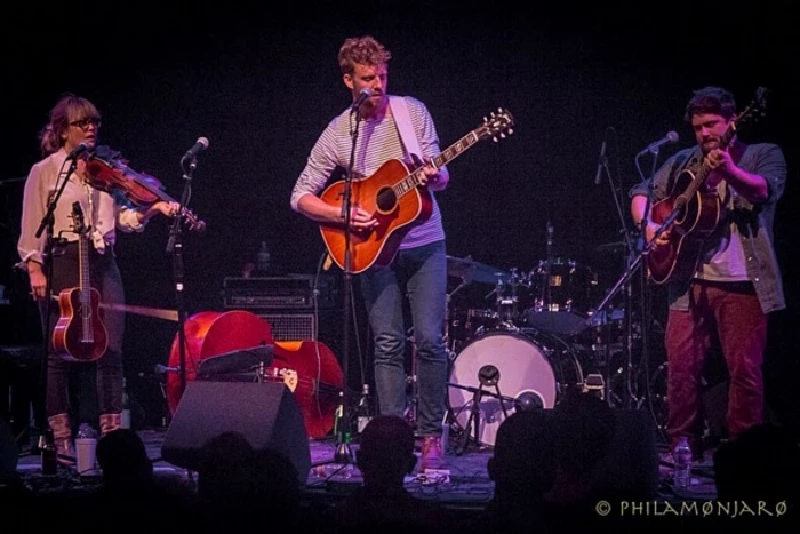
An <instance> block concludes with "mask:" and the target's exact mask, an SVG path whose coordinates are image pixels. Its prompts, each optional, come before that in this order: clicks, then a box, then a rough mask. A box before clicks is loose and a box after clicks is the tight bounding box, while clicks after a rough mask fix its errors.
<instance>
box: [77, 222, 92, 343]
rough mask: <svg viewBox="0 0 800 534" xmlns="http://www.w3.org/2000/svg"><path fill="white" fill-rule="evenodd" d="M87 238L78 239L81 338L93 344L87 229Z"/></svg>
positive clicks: (87, 231)
mask: <svg viewBox="0 0 800 534" xmlns="http://www.w3.org/2000/svg"><path fill="white" fill-rule="evenodd" d="M85 233H86V236H84V235H83V234H81V235H80V237H79V238H78V256H79V259H78V263H79V270H80V279H79V282H78V286H79V288H80V302H81V338H82V340H83V341H84V342H87V343H91V342H93V341H94V325H93V324H92V306H91V303H92V294H91V291H90V289H91V287H92V286H91V282H90V280H89V245H88V244H87V241H88V235H89V234H90V232H89V229H88V228H87V229H86V232H85Z"/></svg>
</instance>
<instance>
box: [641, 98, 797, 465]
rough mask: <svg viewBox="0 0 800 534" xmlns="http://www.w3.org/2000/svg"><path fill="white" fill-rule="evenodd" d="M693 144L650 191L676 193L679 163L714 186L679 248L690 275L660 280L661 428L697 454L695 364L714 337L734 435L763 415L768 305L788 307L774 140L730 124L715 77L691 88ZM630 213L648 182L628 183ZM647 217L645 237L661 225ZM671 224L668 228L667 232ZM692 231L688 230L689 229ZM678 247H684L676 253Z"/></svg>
mask: <svg viewBox="0 0 800 534" xmlns="http://www.w3.org/2000/svg"><path fill="white" fill-rule="evenodd" d="M685 120H686V121H687V122H688V123H689V124H690V125H691V127H692V129H693V131H694V136H695V140H696V141H697V146H695V147H694V148H688V149H685V150H681V151H680V152H678V153H677V154H675V155H674V156H672V157H671V158H669V159H668V160H667V161H666V162H665V163H664V165H663V166H662V167H661V168H660V169H659V170H658V171H657V172H656V174H655V176H654V178H653V180H654V190H653V197H654V198H653V200H654V202H658V201H659V200H662V199H665V198H667V197H670V198H674V197H675V196H676V195H677V194H680V193H681V192H682V191H673V189H677V188H676V187H675V184H676V181H677V178H678V177H679V176H680V175H681V173H682V172H684V171H687V170H688V171H690V172H693V174H694V175H697V171H698V170H699V169H700V168H701V166H706V167H708V168H709V169H710V174H708V176H707V178H706V180H705V183H704V185H703V188H704V189H703V191H704V192H705V193H708V194H710V195H717V196H718V198H719V201H720V205H721V206H722V207H723V209H722V210H720V211H721V213H722V218H721V220H720V221H719V223H718V224H717V225H716V227H714V230H713V232H712V233H711V235H710V236H709V237H708V238H707V239H706V240H705V242H704V243H703V245H702V246H701V247H698V249H697V253H696V254H687V255H686V256H685V257H682V260H681V261H683V262H685V263H686V265H678V266H677V269H679V270H683V269H685V268H686V267H688V270H687V271H686V272H687V273H690V274H688V275H687V276H680V277H675V278H670V279H669V281H668V282H667V288H668V300H669V315H668V317H667V325H666V333H665V345H666V346H665V348H666V353H667V361H668V363H669V371H668V373H669V374H668V380H667V398H668V399H669V406H668V410H667V411H668V416H667V422H666V423H667V424H666V426H667V433H668V435H669V436H670V438H671V440H672V441H673V445H674V444H675V442H676V441H677V439H678V438H679V437H681V436H687V437H688V438H689V444H690V447H691V448H692V454H693V458H694V460H700V459H702V458H703V443H702V436H703V418H702V412H701V409H700V404H701V402H702V399H701V396H700V393H701V390H700V386H701V374H702V371H703V362H704V358H705V353H706V350H707V349H708V348H710V345H711V343H712V342H713V343H719V348H720V349H721V351H722V354H723V356H724V358H725V361H726V363H727V366H728V371H729V374H730V390H729V395H728V414H727V430H728V437H729V438H730V439H735V438H736V437H737V436H739V435H740V434H741V433H742V432H743V431H744V430H746V429H747V428H749V427H751V426H753V425H755V424H758V423H760V422H761V421H762V417H763V414H762V412H763V385H762V374H761V365H762V362H763V359H764V351H765V348H766V343H767V314H769V313H770V312H773V311H777V310H781V309H783V308H785V302H784V295H783V284H782V281H781V272H780V268H779V266H778V263H777V260H776V256H775V248H774V243H773V221H774V218H775V208H776V204H777V202H778V199H780V198H781V195H782V194H783V189H784V183H785V180H786V162H785V159H784V156H783V152H782V151H781V149H780V147H778V146H777V145H775V144H770V143H761V144H751V145H745V144H744V143H742V142H741V141H740V140H739V139H738V137H736V136H732V137H730V142H729V143H728V144H727V145H725V144H723V140H724V136H725V135H726V132H729V131H730V133H733V132H734V131H735V130H734V129H733V126H735V121H736V103H735V101H734V97H733V95H732V94H731V93H730V92H729V91H727V90H725V89H721V88H718V87H705V88H703V89H700V90H698V91H695V92H694V95H693V96H692V98H691V99H690V100H689V103H688V106H687V108H686V116H685ZM630 194H631V196H632V201H631V214H632V217H633V221H634V222H635V223H636V224H637V225H640V226H641V221H642V219H643V218H645V206H646V204H647V194H648V185H647V183H646V182H645V183H641V184H638V185H637V186H635V187H634V188H633V189H632V190H631V192H630ZM652 213H653V212H652V210H649V213H648V217H647V218H646V219H645V221H646V235H647V240H648V242H651V241H652V240H653V239H654V236H655V233H656V231H657V230H658V228H659V225H658V224H656V223H655V222H654V221H652V220H651V217H650V216H651V215H652ZM673 234H675V235H673ZM687 236H688V238H691V237H692V236H691V233H689V234H687ZM676 237H677V232H672V233H671V232H670V231H669V229H667V231H666V232H664V233H663V234H662V235H661V236H660V237H659V238H658V239H657V241H655V243H653V244H654V245H655V246H656V247H666V246H670V245H669V244H670V243H671V242H673V243H674V241H671V240H674V239H675V238H676ZM678 257H681V256H678Z"/></svg>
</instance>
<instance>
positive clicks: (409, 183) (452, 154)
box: [392, 128, 481, 198]
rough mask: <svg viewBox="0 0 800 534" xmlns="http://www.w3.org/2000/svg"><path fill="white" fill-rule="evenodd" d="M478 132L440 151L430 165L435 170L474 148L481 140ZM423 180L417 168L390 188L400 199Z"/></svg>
mask: <svg viewBox="0 0 800 534" xmlns="http://www.w3.org/2000/svg"><path fill="white" fill-rule="evenodd" d="M480 130H481V129H480V128H476V129H475V130H472V131H471V132H469V133H468V134H467V135H465V136H464V137H462V138H461V139H459V140H458V141H456V142H455V143H453V144H452V145H450V146H449V147H447V148H446V149H445V150H444V151H442V153H440V154H439V155H438V156H435V157H434V158H432V159H431V164H432V165H433V166H434V167H436V168H437V169H439V168H441V167H444V166H445V165H447V164H448V163H450V162H451V161H453V160H454V159H456V158H457V157H458V156H460V155H461V154H463V153H464V152H466V151H467V150H468V149H470V148H472V147H473V146H475V145H476V144H477V143H478V141H480V140H481V137H480V135H479V132H480ZM424 180H425V174H424V172H423V170H422V168H419V169H416V170H415V171H414V172H412V173H411V174H409V175H407V176H405V177H403V179H402V180H400V181H399V182H397V183H396V184H394V185H393V186H392V190H393V191H394V193H395V195H397V198H400V197H402V196H403V195H405V194H407V193H409V192H411V191H413V190H414V189H415V188H416V187H417V186H418V185H420V184H422V183H423V182H424Z"/></svg>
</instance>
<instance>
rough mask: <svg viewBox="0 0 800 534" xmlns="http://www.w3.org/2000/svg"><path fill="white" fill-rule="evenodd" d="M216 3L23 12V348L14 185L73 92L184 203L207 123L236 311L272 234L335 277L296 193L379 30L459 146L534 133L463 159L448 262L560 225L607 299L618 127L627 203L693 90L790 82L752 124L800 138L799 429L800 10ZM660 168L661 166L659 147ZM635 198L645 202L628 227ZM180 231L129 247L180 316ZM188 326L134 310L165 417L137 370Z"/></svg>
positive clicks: (135, 290) (203, 303)
mask: <svg viewBox="0 0 800 534" xmlns="http://www.w3.org/2000/svg"><path fill="white" fill-rule="evenodd" d="M200 5H201V4H198V3H196V4H186V7H184V8H182V9H181V10H178V9H171V8H165V7H163V6H158V7H156V6H146V5H145V4H142V3H136V4H131V5H130V6H124V5H120V4H115V7H110V4H99V5H92V4H77V3H73V4H70V5H69V8H65V9H63V10H61V11H59V12H56V11H51V10H48V9H40V8H38V7H28V8H19V7H15V8H13V9H14V10H16V12H15V13H11V14H10V15H8V16H6V17H4V19H5V20H4V22H2V23H0V24H2V25H3V27H4V28H3V29H4V31H3V37H2V39H3V47H2V52H0V54H2V56H1V57H2V70H3V74H4V83H3V88H4V90H3V92H4V94H6V97H5V98H4V99H3V104H4V105H3V112H2V116H3V123H4V124H3V128H2V137H3V142H2V146H3V158H2V161H1V162H0V180H4V181H6V183H3V184H2V185H0V202H2V208H1V209H0V239H2V241H0V243H1V244H2V261H0V284H2V285H5V286H6V291H7V295H6V296H7V297H8V299H9V300H10V304H6V305H3V306H0V308H2V317H3V326H2V332H3V333H2V340H0V341H1V342H2V343H8V344H16V343H29V342H34V343H35V342H37V341H38V339H39V337H38V336H39V334H38V328H39V326H38V315H37V314H36V311H35V309H34V308H33V306H32V304H31V303H30V302H29V301H28V300H27V292H28V291H29V288H28V286H27V279H26V278H25V277H24V276H23V275H21V274H20V273H17V272H14V271H12V270H11V266H12V265H13V264H14V263H15V262H16V261H18V258H17V256H16V248H15V244H16V239H17V236H18V232H19V213H20V206H19V204H20V202H21V198H22V187H23V183H22V181H21V180H19V181H14V180H13V179H14V178H24V176H26V175H27V173H28V171H29V169H30V166H31V165H32V164H33V163H34V162H36V161H37V160H38V159H39V158H40V154H39V150H38V141H37V133H38V131H39V129H40V128H41V127H42V126H43V125H44V123H45V122H46V120H47V112H48V110H49V109H50V108H51V107H52V105H53V104H54V103H55V101H56V100H57V98H58V97H59V96H60V95H61V94H62V93H64V92H73V93H76V94H79V95H82V96H85V97H87V98H89V99H90V100H92V101H93V102H95V103H96V104H97V106H98V107H99V108H100V110H101V112H102V113H103V128H102V131H101V135H102V138H101V141H102V142H104V143H106V144H109V145H111V146H112V147H114V148H116V149H118V150H120V151H122V153H123V155H124V156H125V157H126V158H128V159H129V160H130V164H131V167H133V168H134V169H136V170H139V171H142V172H147V173H149V174H152V175H154V176H156V177H157V178H159V179H160V180H161V181H162V182H163V183H164V184H165V186H166V187H167V190H168V192H169V193H170V194H171V195H173V196H174V197H176V198H178V197H180V194H181V190H182V187H183V183H182V179H181V174H182V173H181V168H180V166H179V161H180V158H181V156H182V155H183V153H184V152H185V151H186V150H187V149H188V148H190V147H191V146H192V145H193V144H194V142H195V140H196V139H197V138H198V137H199V136H206V137H207V138H208V139H209V141H210V147H209V148H208V150H207V151H206V152H204V153H202V154H201V156H200V159H199V167H198V168H197V170H196V172H195V175H194V182H193V196H192V199H191V204H190V207H191V208H192V209H193V210H194V211H195V213H197V214H198V215H200V216H201V217H202V218H204V219H205V220H206V221H207V223H208V231H207V232H206V233H205V234H202V235H194V234H187V235H186V242H185V268H186V303H187V307H188V309H189V312H190V313H193V312H197V311H202V310H221V309H222V298H221V290H222V283H223V278H224V277H226V276H237V275H238V273H239V272H240V271H241V268H242V265H243V264H244V263H245V262H247V261H254V260H255V254H256V251H257V249H258V247H259V244H260V243H261V241H266V242H267V243H268V246H269V249H270V251H271V253H272V262H273V264H275V265H277V266H278V267H279V269H280V270H281V271H282V272H294V273H309V274H313V273H315V272H316V269H317V265H318V262H319V258H320V256H321V255H322V254H323V252H324V249H323V245H322V241H321V239H320V235H319V232H318V229H317V227H316V226H315V224H313V223H312V222H310V221H308V220H306V219H304V218H303V217H302V216H300V215H298V214H296V213H294V212H292V211H291V209H290V208H289V195H290V192H291V189H292V186H293V184H294V182H295V179H296V177H297V175H298V174H299V172H300V171H301V169H302V168H303V166H304V164H305V161H306V160H305V158H306V155H307V154H308V152H309V150H310V148H311V146H312V144H313V143H314V141H315V140H316V138H317V136H318V135H319V133H320V132H321V131H322V129H323V128H324V127H325V126H326V124H327V123H328V121H329V120H330V119H331V118H333V117H334V116H335V115H336V114H337V113H339V112H340V111H341V110H342V109H343V107H344V106H346V105H347V104H348V99H349V94H348V93H347V91H346V90H345V88H344V86H343V83H342V81H341V74H340V72H339V70H338V66H337V64H336V54H337V51H338V48H339V46H340V45H341V43H342V41H343V40H344V39H345V38H346V37H350V36H357V35H362V34H366V33H369V34H372V35H374V36H375V37H376V38H378V39H379V40H381V41H382V42H383V43H384V44H385V45H386V46H387V48H389V49H390V50H391V51H392V53H393V59H392V60H391V62H390V63H389V91H390V93H393V94H401V95H405V94H409V95H413V96H415V97H417V98H419V99H421V100H422V101H423V102H424V103H425V104H426V105H427V106H428V107H429V109H430V110H431V112H432V114H433V116H434V119H435V122H436V126H437V129H438V132H439V136H440V140H441V145H442V148H444V147H446V146H448V145H449V144H451V143H453V142H455V141H456V140H457V139H458V138H460V137H461V136H462V135H464V134H466V133H467V132H468V131H469V130H471V129H472V128H475V127H476V126H478V125H479V124H480V120H481V119H482V117H484V116H485V115H487V114H488V112H490V111H492V110H494V109H495V108H497V107H498V106H502V107H505V108H507V109H509V110H511V112H512V113H513V115H514V118H515V122H516V126H515V134H514V135H513V136H511V137H510V138H507V139H504V140H502V141H501V142H500V143H499V144H497V145H494V144H492V143H482V144H480V145H478V146H476V147H474V148H473V149H472V150H470V151H469V152H467V153H465V154H464V155H463V156H461V157H460V158H458V159H457V160H456V161H454V162H453V163H452V164H451V165H450V167H449V168H450V173H451V177H452V178H451V183H450V186H449V188H448V190H447V191H446V192H444V193H443V194H440V195H439V196H438V199H439V202H440V206H441V209H442V213H443V217H444V224H445V230H446V232H447V238H448V245H447V246H448V252H449V254H451V255H455V256H466V255H470V254H471V255H472V256H473V258H474V259H476V260H478V261H481V262H484V263H487V264H490V265H493V266H497V267H500V268H503V269H509V268H511V267H517V268H519V269H520V270H521V271H527V270H529V269H531V268H533V267H535V265H536V263H537V262H538V261H539V260H540V259H543V258H544V255H545V226H546V222H547V221H548V220H550V221H552V224H553V227H554V236H555V244H556V249H557V251H558V253H559V254H561V255H562V256H566V257H569V258H571V259H574V260H577V261H579V262H583V263H586V264H588V265H590V266H591V267H592V268H594V269H596V270H597V271H598V272H599V273H600V275H601V284H602V286H603V288H608V287H610V286H611V285H613V283H614V282H615V281H616V280H617V278H618V277H619V276H620V275H621V274H622V271H623V264H624V257H623V256H622V253H621V251H620V250H619V249H613V248H604V249H603V248H601V249H598V248H597V247H598V246H599V245H603V244H608V243H612V242H616V241H619V240H620V239H621V237H622V236H621V233H620V231H621V229H622V224H623V223H622V221H621V220H620V218H619V216H618V212H617V208H616V205H615V202H614V195H613V194H612V189H613V188H612V187H610V183H609V180H608V177H606V176H603V178H602V181H601V183H600V184H599V185H596V184H595V183H594V177H595V173H596V169H597V161H598V152H599V149H600V145H601V143H602V142H603V140H606V141H607V143H608V156H609V164H610V171H611V174H612V178H613V182H614V185H615V186H616V188H617V189H618V190H619V191H618V192H619V193H621V194H623V195H624V194H626V192H627V190H628V189H629V187H630V186H631V185H633V184H634V183H636V182H637V181H639V179H640V175H639V173H638V171H637V169H636V167H635V166H634V155H635V154H636V153H637V152H638V151H639V150H641V149H643V148H644V147H645V146H647V144H648V143H650V142H652V141H655V140H657V139H660V138H661V137H662V136H663V135H664V134H665V133H666V132H667V131H668V130H670V129H675V130H677V131H678V132H679V133H680V136H681V140H680V142H679V143H678V144H675V145H668V146H665V147H664V148H663V150H662V151H661V153H660V154H659V160H658V162H659V163H661V162H663V161H664V160H665V159H666V158H667V157H668V156H669V155H671V154H672V153H674V152H675V151H677V150H678V149H680V148H684V147H687V146H691V145H692V144H693V143H694V141H693V137H692V133H691V131H690V129H689V128H688V127H687V125H686V124H685V123H683V122H682V116H683V109H684V106H685V103H686V101H687V100H688V98H689V97H690V96H691V92H692V90H693V89H697V88H700V87H702V86H705V85H721V86H724V87H727V88H730V89H731V90H733V91H734V92H735V94H736V96H737V100H738V102H739V104H740V108H741V107H742V106H744V105H745V104H747V103H748V102H749V101H750V100H751V98H752V97H753V95H754V92H755V89H756V88H757V87H759V86H766V87H768V88H769V89H770V90H771V93H770V97H769V100H768V106H769V107H768V115H767V117H766V118H765V120H763V121H761V122H759V123H756V124H753V125H751V126H750V127H748V128H747V129H746V130H744V131H742V133H741V135H742V137H744V138H745V140H746V141H748V142H762V141H771V142H778V143H780V144H781V145H782V147H783V149H784V151H785V154H786V157H787V159H788V162H789V179H788V181H787V188H786V194H785V198H784V199H783V201H782V202H781V205H780V207H779V209H778V220H777V227H776V240H777V245H778V253H779V257H780V259H781V261H782V265H783V269H784V281H785V286H786V291H787V296H788V299H789V308H788V310H787V311H784V312H781V313H776V314H775V315H774V316H773V318H772V324H771V326H772V330H771V337H770V351H769V357H768V360H769V362H768V365H767V372H768V377H769V390H768V391H769V402H770V407H771V408H772V410H773V412H774V413H775V414H777V415H776V416H777V417H779V418H780V419H781V420H784V421H787V422H792V421H796V420H797V419H798V417H797V415H798V413H797V408H796V406H797V404H798V403H797V402H796V400H795V399H794V397H793V395H792V388H791V386H792V385H793V382H794V379H795V377H796V376H797V375H798V365H797V363H796V359H797V350H796V349H797V345H798V329H797V328H796V326H795V324H794V321H793V318H794V308H795V303H796V300H797V283H796V279H795V277H794V275H793V273H794V268H793V265H792V264H791V263H790V262H789V258H790V256H791V253H792V249H793V246H794V239H793V238H792V230H791V228H793V227H794V226H795V225H794V224H793V223H792V221H791V212H792V205H793V202H794V201H795V199H796V198H797V186H796V185H795V184H796V177H797V171H796V169H797V167H798V161H797V157H796V155H795V154H796V150H795V146H796V145H795V144H794V143H793V142H792V141H793V136H791V134H792V133H793V132H791V131H790V125H793V124H794V123H795V122H796V120H795V117H794V116H793V113H792V112H793V110H794V106H793V104H794V101H795V99H796V95H797V86H796V84H795V80H796V64H797V62H796V60H794V59H793V58H791V56H790V52H789V50H791V49H792V48H794V47H793V46H791V42H794V41H795V40H796V39H795V38H794V34H796V30H795V29H791V28H789V22H788V20H787V16H786V11H785V6H783V5H781V4H777V3H773V4H770V3H759V4H758V5H757V6H751V7H756V8H757V9H751V10H748V11H744V10H741V11H738V12H735V13H733V12H727V13H726V14H723V15H720V14H717V13H715V14H714V15H713V16H709V17H706V16H705V15H704V13H703V12H702V9H707V8H705V7H703V8H699V7H697V8H694V9H693V10H689V9H685V8H684V7H683V6H676V5H671V4H665V3H660V4H652V5H650V6H649V7H648V9H647V10H645V9H644V6H639V7H636V8H634V7H630V8H626V9H622V8H607V7H604V8H600V7H592V8H587V10H586V11H583V12H580V11H579V10H578V8H577V7H564V8H562V7H558V6H555V7H554V6H553V5H548V6H546V9H545V6H542V5H540V4H536V3H534V4H530V5H529V6H528V7H526V8H525V9H524V10H523V9H522V7H511V5H508V6H506V5H504V4H503V3H500V2H496V3H490V4H487V3H478V4H474V5H473V4H472V3H470V2H460V3H458V4H447V3H443V2H429V3H428V2H417V3H413V2H404V3H381V2H363V3H358V4H342V3H338V4H336V5H335V6H333V7H324V8H323V7H320V6H315V5H313V4H312V3H308V2H306V3H303V4H302V5H297V6H295V5H293V4H291V3H289V4H285V5H282V6H280V8H279V7H277V6H276V7H275V8H274V9H267V8H263V7H259V8H256V7H254V8H247V9H245V8H240V9H233V8H229V9H220V8H219V7H218V6H219V4H209V7H200ZM212 5H213V7H212ZM787 5H788V4H787ZM134 6H135V7H134ZM478 6H479V7H478ZM721 7H723V8H725V7H724V6H721ZM725 9H727V8H725ZM284 10H288V11H289V13H284ZM647 12H649V13H650V14H649V15H646V14H644V13H647ZM545 13H550V14H549V15H545ZM790 137H792V139H790ZM641 162H642V172H644V173H645V174H648V175H649V173H650V171H651V169H652V159H650V158H649V157H645V158H642V160H641ZM8 180H11V182H7V181H8ZM627 206H628V199H627V196H624V197H623V209H624V212H625V221H626V222H627V221H628V218H627ZM168 229H169V224H168V222H167V221H165V220H162V219H158V220H154V221H153V222H152V223H151V224H150V225H149V227H148V229H147V231H146V232H144V233H143V234H138V235H128V234H121V235H120V236H119V245H118V247H117V254H118V256H119V260H120V264H121V268H122V271H123V277H124V280H125V286H126V292H127V300H128V302H129V303H130V304H139V305H145V306H153V307H158V308H170V307H173V308H174V306H175V291H174V284H173V280H174V279H173V270H172V263H171V260H170V257H169V256H167V255H166V253H165V248H166V243H167V236H168ZM331 272H332V273H333V274H334V275H335V276H337V277H338V276H340V274H341V273H340V272H339V271H331ZM340 319H341V318H340V317H338V314H332V316H331V317H329V320H328V321H327V322H326V323H325V324H324V325H323V326H322V329H323V332H325V329H326V327H327V330H328V331H329V332H334V334H331V336H332V338H331V342H330V343H331V345H332V346H334V347H337V346H338V345H337V344H338V342H339V340H338V339H335V338H336V336H338V334H340V333H341V331H340V330H339V326H338V325H339V324H340V322H341V321H340ZM363 320H364V318H363V316H362V317H360V321H363ZM175 326H176V325H175V323H169V322H165V321H160V320H157V319H149V318H144V317H139V316H129V318H128V330H127V337H126V341H125V346H126V354H125V365H126V374H127V375H128V376H129V380H131V382H132V384H133V385H132V387H133V388H134V389H135V391H136V392H138V394H139V397H140V402H141V403H142V406H143V407H144V410H145V414H144V415H146V416H147V418H148V420H149V419H152V418H151V417H149V414H152V413H154V412H156V411H158V410H160V407H159V406H160V399H159V398H158V393H157V387H155V386H154V385H153V384H154V381H152V380H149V379H145V378H142V377H139V376H138V375H139V374H140V373H144V374H150V373H151V371H152V369H153V366H154V365H155V364H157V363H166V362H167V356H168V353H169V345H170V343H171V342H172V340H173V338H174V336H175V332H176V328H175ZM361 326H362V327H363V324H361ZM357 341H359V343H358V344H357V346H360V348H361V355H359V354H357V352H358V351H357V350H356V349H357V347H354V349H353V356H352V357H353V360H351V362H354V363H352V364H351V366H352V367H351V369H353V372H352V375H351V376H353V382H354V383H355V384H358V383H360V381H361V378H360V376H358V374H359V373H360V371H359V369H361V368H366V369H369V364H370V363H371V360H368V359H367V352H368V349H369V343H368V340H367V336H366V335H365V332H364V331H363V328H362V329H361V331H360V333H359V336H358V338H357ZM338 355H339V356H340V357H341V354H338Z"/></svg>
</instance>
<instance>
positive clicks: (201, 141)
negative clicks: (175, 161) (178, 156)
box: [183, 137, 208, 160]
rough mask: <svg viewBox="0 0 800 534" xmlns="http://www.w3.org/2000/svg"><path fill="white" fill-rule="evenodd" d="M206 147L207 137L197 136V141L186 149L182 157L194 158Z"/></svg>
mask: <svg viewBox="0 0 800 534" xmlns="http://www.w3.org/2000/svg"><path fill="white" fill-rule="evenodd" d="M207 148H208V139H207V138H206V137H198V138H197V142H196V143H195V144H194V146H193V147H192V148H190V149H189V150H187V151H186V154H184V155H183V159H184V160H187V159H189V158H196V157H197V155H198V154H199V153H200V152H202V151H203V150H205V149H207Z"/></svg>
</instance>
